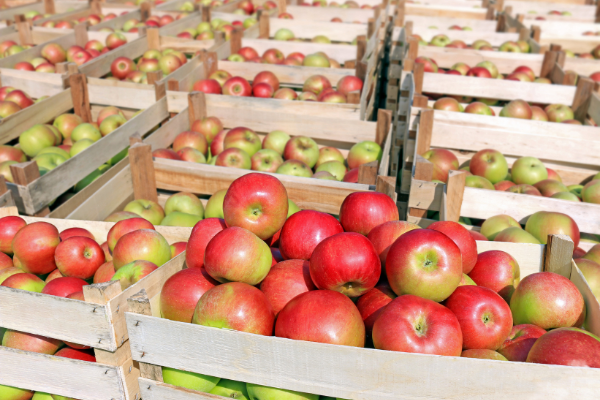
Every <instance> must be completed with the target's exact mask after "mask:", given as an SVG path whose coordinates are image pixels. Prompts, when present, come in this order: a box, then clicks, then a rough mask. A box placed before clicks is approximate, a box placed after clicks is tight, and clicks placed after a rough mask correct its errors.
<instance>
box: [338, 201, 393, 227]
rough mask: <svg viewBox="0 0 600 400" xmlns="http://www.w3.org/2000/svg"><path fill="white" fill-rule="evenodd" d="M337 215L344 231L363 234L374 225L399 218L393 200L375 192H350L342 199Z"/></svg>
mask: <svg viewBox="0 0 600 400" xmlns="http://www.w3.org/2000/svg"><path fill="white" fill-rule="evenodd" d="M339 215H340V223H341V224H342V226H343V227H344V230H345V231H346V232H357V233H360V234H361V235H365V236H366V235H368V234H369V232H371V229H373V228H375V227H376V226H378V225H381V224H383V223H384V222H388V221H397V220H398V219H399V214H398V208H397V207H396V204H395V203H394V201H393V200H392V199H391V198H390V197H389V196H387V195H385V194H382V193H377V192H355V193H351V194H350V195H348V196H347V197H346V198H345V199H344V201H343V203H342V206H341V207H340V213H339Z"/></svg>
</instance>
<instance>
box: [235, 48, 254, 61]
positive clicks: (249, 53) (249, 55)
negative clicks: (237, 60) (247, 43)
mask: <svg viewBox="0 0 600 400" xmlns="http://www.w3.org/2000/svg"><path fill="white" fill-rule="evenodd" d="M238 53H239V54H240V55H241V56H242V57H244V58H245V59H246V60H252V59H253V58H256V57H259V55H258V53H257V51H256V50H254V48H252V47H242V48H241V49H240V50H239V51H238Z"/></svg>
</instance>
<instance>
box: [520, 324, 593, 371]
mask: <svg viewBox="0 0 600 400" xmlns="http://www.w3.org/2000/svg"><path fill="white" fill-rule="evenodd" d="M527 362H528V363H536V364H554V365H568V366H573V367H590V368H600V338H598V337H597V336H596V335H594V334H592V333H590V332H586V331H584V330H582V329H578V328H559V329H555V330H553V331H551V332H548V333H546V334H544V335H542V336H540V337H539V338H538V339H537V340H536V342H535V343H534V345H533V347H532V348H531V350H529V354H528V355H527Z"/></svg>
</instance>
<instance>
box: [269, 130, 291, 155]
mask: <svg viewBox="0 0 600 400" xmlns="http://www.w3.org/2000/svg"><path fill="white" fill-rule="evenodd" d="M290 139H291V138H290V135H288V134H287V133H285V132H283V131H273V132H269V133H268V134H267V136H265V138H264V139H263V142H262V147H263V149H271V150H275V151H276V152H277V153H279V154H280V155H283V150H284V149H285V145H286V144H287V142H288V141H289V140H290Z"/></svg>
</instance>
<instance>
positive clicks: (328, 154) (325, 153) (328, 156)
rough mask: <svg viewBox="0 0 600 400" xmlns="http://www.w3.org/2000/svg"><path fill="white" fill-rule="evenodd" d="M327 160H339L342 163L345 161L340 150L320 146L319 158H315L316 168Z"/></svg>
mask: <svg viewBox="0 0 600 400" xmlns="http://www.w3.org/2000/svg"><path fill="white" fill-rule="evenodd" d="M327 161H339V162H341V163H342V164H344V162H345V161H346V160H345V159H344V155H343V154H342V152H341V151H339V150H338V149H336V148H335V147H329V146H325V147H321V148H320V149H319V158H318V159H317V164H316V165H315V166H316V167H317V168H318V167H319V166H320V165H321V164H323V163H326V162H327Z"/></svg>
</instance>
